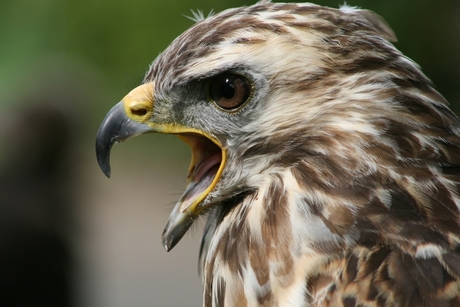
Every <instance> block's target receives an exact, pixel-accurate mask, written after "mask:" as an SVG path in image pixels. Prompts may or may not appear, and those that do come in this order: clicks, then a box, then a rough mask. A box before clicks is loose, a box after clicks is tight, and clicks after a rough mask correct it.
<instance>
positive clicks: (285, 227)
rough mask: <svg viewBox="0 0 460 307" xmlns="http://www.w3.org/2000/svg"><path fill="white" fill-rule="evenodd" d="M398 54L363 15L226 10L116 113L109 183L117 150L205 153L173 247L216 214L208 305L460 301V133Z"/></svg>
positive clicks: (265, 5) (284, 7)
mask: <svg viewBox="0 0 460 307" xmlns="http://www.w3.org/2000/svg"><path fill="white" fill-rule="evenodd" d="M395 40H396V38H395V35H394V34H393V32H392V30H391V29H390V28H389V26H388V25H387V24H386V23H385V22H384V21H383V20H382V19H381V18H380V17H379V16H377V15H376V14H374V13H372V12H370V11H367V10H358V9H355V8H351V7H347V6H344V7H342V8H340V9H331V8H326V7H321V6H317V5H313V4H285V3H279V4H278V3H270V2H267V1H262V2H259V3H258V4H256V5H253V6H249V7H242V8H236V9H230V10H226V11H224V12H222V13H220V14H217V15H214V16H211V17H208V18H206V19H204V20H202V21H199V22H197V23H196V24H195V25H194V26H192V27H191V28H190V29H189V30H187V31H186V32H184V33H183V34H182V35H180V36H179V37H178V38H177V39H175V40H174V41H173V42H172V43H171V45H170V46H169V47H168V48H167V49H166V50H165V51H164V52H163V53H162V54H160V55H159V56H158V58H157V59H156V60H155V61H154V62H153V63H152V65H151V67H150V69H149V70H148V72H147V74H146V76H145V78H144V81H143V83H142V85H140V86H139V87H137V88H135V89H134V90H132V91H131V92H130V93H129V94H128V95H126V96H125V98H123V100H122V101H121V102H120V103H118V104H117V105H115V106H114V107H113V108H112V110H111V111H110V112H109V113H108V114H107V116H106V118H105V119H104V121H103V123H102V124H101V127H100V129H99V132H98V136H97V143H96V149H97V157H98V161H99V164H100V166H101V168H102V170H103V171H104V173H105V174H106V175H107V176H109V175H110V166H109V154H110V149H111V147H112V145H113V144H114V143H116V142H120V141H123V140H126V139H128V138H131V137H133V136H137V135H140V134H144V133H151V132H158V133H170V134H174V135H176V136H177V137H179V138H180V139H182V140H183V141H185V142H186V143H187V144H188V145H190V147H191V149H192V159H191V164H190V168H189V173H188V178H187V188H186V190H185V192H184V194H183V195H182V196H181V197H180V199H179V201H178V202H177V204H176V206H175V208H174V209H173V211H172V213H171V216H170V218H169V220H168V223H167V225H166V228H165V231H164V233H163V245H164V246H165V248H166V249H167V250H170V249H171V248H173V247H174V245H175V244H176V243H177V242H178V241H179V240H180V239H181V237H182V236H183V235H184V234H185V233H186V232H187V230H188V228H189V227H190V225H191V224H192V223H193V222H194V221H195V220H196V219H197V217H199V216H200V215H203V214H205V213H207V214H208V222H207V226H206V229H205V234H204V237H203V243H202V265H203V266H204V282H205V294H204V300H205V304H206V306H208V304H209V306H211V302H212V304H215V306H217V305H219V304H224V302H225V305H238V306H240V305H242V304H243V305H244V302H246V304H248V305H250V303H248V302H249V301H250V300H254V302H257V304H259V305H263V304H265V303H266V304H267V305H283V304H288V303H289V304H293V305H295V306H311V305H314V304H327V303H331V304H333V303H334V302H338V301H340V302H342V303H343V304H344V305H345V302H350V303H349V304H348V305H347V306H355V305H353V304H351V302H354V304H364V302H386V304H391V302H393V303H394V302H406V301H407V302H412V301H410V300H411V299H412V300H421V301H423V302H424V303H425V304H428V305H430V304H431V303H433V304H435V305H436V304H437V302H438V301H440V300H447V301H449V300H453V299H456V300H457V302H458V301H459V298H458V293H459V288H460V282H459V276H460V266H459V265H458V263H460V256H459V252H458V251H459V245H460V219H459V216H460V214H459V206H460V199H459V197H458V193H459V189H460V183H459V182H460V177H459V168H458V167H459V166H460V148H459V147H460V129H459V128H460V125H459V120H458V118H457V117H456V116H455V115H454V114H453V113H452V112H451V111H450V110H449V108H448V107H447V103H446V101H445V100H444V98H443V97H442V96H441V95H440V94H439V93H437V92H436V91H435V90H434V89H433V87H432V85H431V83H430V81H429V80H428V79H427V78H426V77H425V76H424V75H423V73H422V72H421V71H420V69H419V67H418V66H417V65H416V64H415V63H414V62H413V61H411V60H410V59H408V58H407V57H405V56H404V55H403V54H401V53H400V52H399V51H398V50H397V49H396V48H395V47H394V46H393V45H392V44H391V41H395ZM408 259H409V260H410V261H409V262H410V263H409V262H407V261H408ZM404 261H405V262H404ZM427 261H428V262H427ZM428 267H429V268H430V270H431V271H434V270H437V271H436V272H437V273H436V274H435V275H436V278H438V279H439V278H440V279H439V280H441V281H439V282H438V281H437V279H436V281H433V277H432V275H431V273H432V272H431V271H430V272H428V273H426V272H422V271H423V270H425V269H426V268H428ZM420 268H422V269H420ZM431 268H435V269H431ZM379 274H380V275H379ZM433 274H434V273H433ZM410 282H414V283H415V284H416V285H417V286H416V287H415V286H414V287H412V288H410V289H409V288H407V289H405V288H404V287H405V285H407V283H410ZM401 289H403V290H401ZM404 289H405V290H404ZM398 300H400V301H398ZM401 304H402V303H401ZM435 305H433V306H435ZM315 306H316V305H315ZM333 306H336V305H333ZM337 306H339V305H337ZM340 306H341V305H340ZM360 306H361V305H360ZM363 306H367V305H363ZM373 306H374V305H373ZM395 306H399V303H397V304H396V303H395Z"/></svg>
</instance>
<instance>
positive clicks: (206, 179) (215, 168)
mask: <svg viewBox="0 0 460 307" xmlns="http://www.w3.org/2000/svg"><path fill="white" fill-rule="evenodd" d="M153 92H154V85H153V82H151V83H146V84H143V85H141V86H139V87H137V88H135V89H134V90H132V91H131V92H130V93H129V94H128V95H126V96H125V98H123V100H122V101H121V102H119V103H118V104H116V105H115V106H114V107H113V108H112V109H111V110H110V111H109V113H108V114H107V115H106V117H105V118H104V120H103V121H102V123H101V126H100V127H99V131H98V133H97V137H96V155H97V160H98V163H99V166H100V168H101V169H102V171H103V172H104V174H105V175H106V176H107V177H110V173H111V171H110V151H111V149H112V146H113V145H114V144H115V143H118V142H122V141H125V140H128V139H129V138H132V137H135V136H138V135H141V134H144V133H152V132H158V133H170V134H175V135H176V136H178V137H179V138H180V139H182V140H183V141H184V142H185V143H187V144H188V145H189V146H190V147H191V148H192V161H191V163H190V168H189V174H188V177H187V182H188V185H187V188H186V190H185V192H184V194H183V195H182V196H181V198H180V199H179V201H178V202H177V204H176V206H175V207H174V209H173V211H172V212H171V214H170V217H169V219H168V223H167V225H166V227H165V230H164V232H163V236H162V241H163V246H164V247H165V249H166V250H167V251H170V250H171V249H172V248H173V247H174V246H175V245H176V244H177V243H178V242H179V241H180V239H181V238H182V237H183V235H184V234H185V233H186V232H187V230H188V229H189V228H190V226H191V225H192V224H193V222H194V221H195V220H196V219H197V217H198V216H199V214H200V213H201V212H202V211H203V210H204V209H205V208H206V207H205V206H203V205H202V202H203V200H204V199H205V198H206V196H207V195H208V194H209V193H210V192H211V191H212V190H213V189H214V187H215V186H216V184H217V182H218V181H219V178H220V176H221V174H222V171H223V168H224V166H225V162H226V150H225V149H224V148H223V147H222V145H221V144H220V142H219V141H218V140H217V139H216V138H214V137H212V136H210V135H208V134H207V133H205V132H204V131H201V130H198V129H195V128H192V127H186V126H182V125H180V124H178V123H173V124H165V123H155V122H154V121H153V120H152V115H153V107H154V100H153Z"/></svg>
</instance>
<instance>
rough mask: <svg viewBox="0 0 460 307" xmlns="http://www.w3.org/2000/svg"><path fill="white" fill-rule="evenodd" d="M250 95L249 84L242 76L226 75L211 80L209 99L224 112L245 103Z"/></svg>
mask: <svg viewBox="0 0 460 307" xmlns="http://www.w3.org/2000/svg"><path fill="white" fill-rule="evenodd" d="M250 94H251V84H250V82H249V81H248V79H246V78H245V77H243V76H240V75H235V74H231V73H226V74H222V75H219V76H217V77H215V78H214V79H213V80H211V86H210V96H211V99H212V100H213V101H214V102H215V103H216V104H217V105H218V106H219V107H221V108H223V109H226V110H232V109H236V108H238V107H239V106H241V105H242V104H243V103H245V102H246V101H247V100H248V98H249V96H250Z"/></svg>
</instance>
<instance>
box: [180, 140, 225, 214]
mask: <svg viewBox="0 0 460 307" xmlns="http://www.w3.org/2000/svg"><path fill="white" fill-rule="evenodd" d="M177 136H178V137H179V138H180V139H182V140H183V141H184V142H185V143H187V144H188V145H189V146H190V147H191V148H192V161H191V163H190V168H189V172H188V176H187V179H188V186H187V189H186V190H185V192H184V194H183V195H182V197H181V199H180V202H182V206H181V211H184V210H185V209H186V208H188V207H190V206H191V205H193V204H198V203H199V202H201V201H202V200H203V199H204V198H205V197H206V195H207V194H208V193H209V192H210V191H211V190H212V189H213V188H214V186H215V185H216V183H217V181H218V178H216V175H217V173H218V171H219V169H220V167H221V164H222V149H221V148H219V146H217V145H216V144H215V143H214V142H213V141H211V140H210V139H208V138H206V137H204V136H201V135H198V134H192V133H187V134H181V135H177Z"/></svg>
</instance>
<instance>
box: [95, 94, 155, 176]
mask: <svg viewBox="0 0 460 307" xmlns="http://www.w3.org/2000/svg"><path fill="white" fill-rule="evenodd" d="M151 130H152V129H151V128H150V127H149V126H148V125H145V124H141V123H139V122H136V121H133V120H131V119H130V118H129V117H128V116H127V115H126V112H125V109H124V106H123V101H121V102H119V103H117V104H116V105H115V106H114V107H113V108H112V109H111V110H110V111H109V113H107V115H106V116H105V118H104V120H103V121H102V124H101V126H100V127H99V131H98V132H97V136H96V155H97V162H98V163H99V166H100V168H101V170H102V171H103V172H104V174H105V175H106V176H107V177H109V178H110V150H111V149H112V146H113V144H115V143H118V142H122V141H125V140H127V139H129V138H131V137H135V136H137V135H140V134H143V133H147V132H150V131H151Z"/></svg>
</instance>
